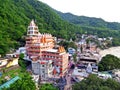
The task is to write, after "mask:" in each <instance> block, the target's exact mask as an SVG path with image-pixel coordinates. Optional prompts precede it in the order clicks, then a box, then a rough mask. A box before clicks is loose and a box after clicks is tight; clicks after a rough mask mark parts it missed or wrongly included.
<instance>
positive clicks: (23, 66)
mask: <svg viewBox="0 0 120 90" xmlns="http://www.w3.org/2000/svg"><path fill="white" fill-rule="evenodd" d="M23 58H24V54H23V53H21V54H20V56H19V60H18V64H19V66H20V67H21V70H22V71H25V70H26V61H25V60H24V59H23Z"/></svg>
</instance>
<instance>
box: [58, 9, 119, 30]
mask: <svg viewBox="0 0 120 90" xmlns="http://www.w3.org/2000/svg"><path fill="white" fill-rule="evenodd" d="M57 13H58V14H59V15H60V16H61V17H62V18H63V19H64V20H67V21H68V22H70V23H73V24H77V25H80V26H89V27H98V28H106V29H111V30H120V23H117V22H106V21H104V20H103V19H101V18H95V17H87V16H77V15H73V14H71V13H62V12H58V11H57Z"/></svg>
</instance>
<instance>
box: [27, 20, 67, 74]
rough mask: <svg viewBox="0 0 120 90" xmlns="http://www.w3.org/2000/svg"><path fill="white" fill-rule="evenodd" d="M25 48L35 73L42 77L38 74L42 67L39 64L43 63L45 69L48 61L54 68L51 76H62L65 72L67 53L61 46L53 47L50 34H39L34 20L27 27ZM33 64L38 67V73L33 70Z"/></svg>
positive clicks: (52, 39) (53, 43)
mask: <svg viewBox="0 0 120 90" xmlns="http://www.w3.org/2000/svg"><path fill="white" fill-rule="evenodd" d="M25 47H26V53H27V58H29V59H31V60H32V70H33V71H34V72H35V73H37V74H40V75H41V76H42V73H38V71H39V69H41V66H42V64H41V62H44V63H45V64H44V65H45V67H48V66H47V65H48V63H50V62H49V60H51V61H52V64H53V66H54V69H53V74H57V73H58V74H64V73H65V72H66V71H67V67H68V53H66V51H65V49H64V47H62V46H59V47H55V41H54V37H53V36H52V35H51V34H48V33H44V34H41V33H40V32H39V30H38V26H37V25H36V24H35V23H34V20H32V21H31V22H30V25H29V26H28V31H27V37H26V45H25ZM38 63H39V64H38ZM33 64H36V65H37V66H39V65H40V66H39V68H38V71H37V70H36V68H35V66H36V65H33ZM46 71H47V69H46Z"/></svg>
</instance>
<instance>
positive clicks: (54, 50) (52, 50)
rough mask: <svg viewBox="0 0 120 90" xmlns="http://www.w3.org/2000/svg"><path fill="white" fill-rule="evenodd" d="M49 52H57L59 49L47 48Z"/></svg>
mask: <svg viewBox="0 0 120 90" xmlns="http://www.w3.org/2000/svg"><path fill="white" fill-rule="evenodd" d="M46 51H47V52H53V53H56V52H57V51H58V50H57V49H48V50H46Z"/></svg>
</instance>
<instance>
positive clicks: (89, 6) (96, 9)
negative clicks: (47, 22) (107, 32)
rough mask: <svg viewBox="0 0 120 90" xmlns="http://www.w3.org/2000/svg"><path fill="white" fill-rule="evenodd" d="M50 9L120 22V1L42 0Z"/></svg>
mask: <svg viewBox="0 0 120 90" xmlns="http://www.w3.org/2000/svg"><path fill="white" fill-rule="evenodd" d="M40 1H42V2H44V3H47V4H48V5H49V6H50V7H52V8H54V9H56V10H58V11H61V12H71V13H73V14H75V15H84V16H89V17H97V18H103V19H104V20H105V21H110V22H120V0H40Z"/></svg>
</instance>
